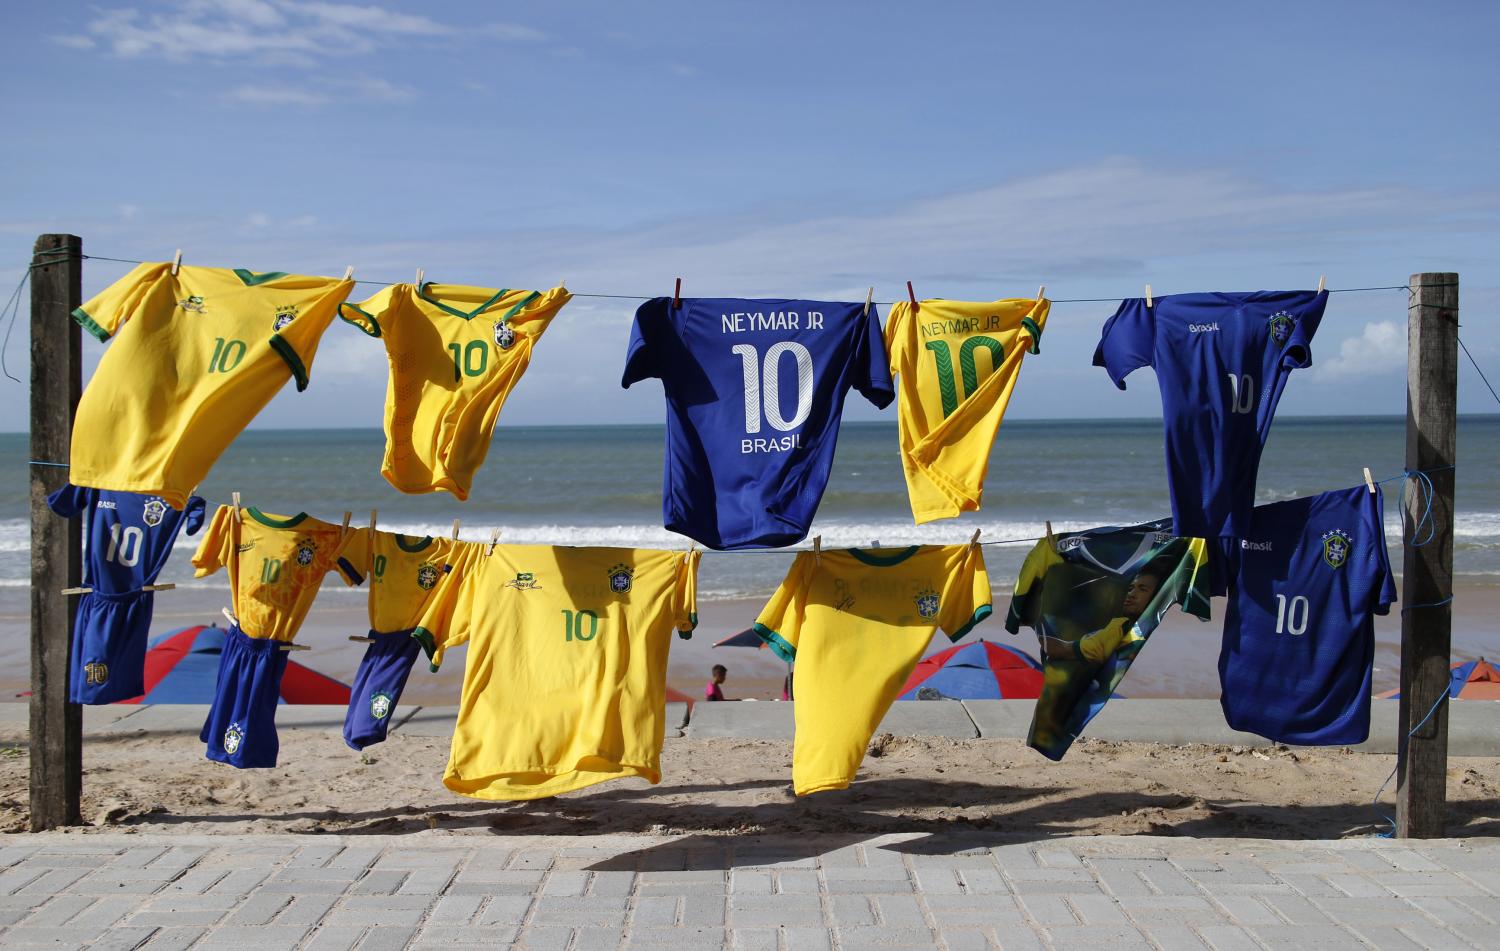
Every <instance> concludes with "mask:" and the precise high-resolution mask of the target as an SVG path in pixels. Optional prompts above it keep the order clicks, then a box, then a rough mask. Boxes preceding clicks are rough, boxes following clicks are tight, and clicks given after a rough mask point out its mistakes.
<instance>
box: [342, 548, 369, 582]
mask: <svg viewBox="0 0 1500 951" xmlns="http://www.w3.org/2000/svg"><path fill="white" fill-rule="evenodd" d="M338 565H339V571H341V572H343V574H344V577H345V578H348V579H349V580H350V581H352V582H354V586H355V587H356V588H357V587H359V586H360V585H362V584H364V583H365V576H364V575H362V574H360V573H359V569H358V568H356V567H354V564H353V563H352V562H350V561H349V559H347V558H345V557H344V556H342V555H340V556H339V561H338Z"/></svg>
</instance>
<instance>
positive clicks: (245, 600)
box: [193, 505, 358, 641]
mask: <svg viewBox="0 0 1500 951" xmlns="http://www.w3.org/2000/svg"><path fill="white" fill-rule="evenodd" d="M241 514H242V515H243V521H241V520H240V519H236V518H235V517H234V507H233V506H230V505H221V506H219V508H218V511H216V512H214V518H213V521H212V522H211V523H210V524H209V527H208V531H206V532H204V533H203V541H202V542H200V543H199V544H198V550H197V552H195V553H194V554H193V567H194V568H195V569H196V570H195V571H194V573H193V577H195V578H203V577H206V576H208V575H211V574H213V573H214V572H216V571H218V570H219V569H220V568H227V569H229V589H230V597H231V599H232V600H231V604H232V608H231V610H233V612H234V616H235V617H236V618H237V619H238V620H239V625H240V630H241V631H244V632H245V633H246V634H248V635H249V636H250V637H264V638H270V639H272V640H277V641H291V640H292V638H294V637H296V636H297V629H298V628H299V627H301V626H302V620H303V618H305V617H307V611H308V609H309V608H311V607H312V603H313V599H314V598H316V597H317V596H318V588H320V587H321V586H322V584H323V576H324V575H326V574H327V573H328V572H330V571H335V570H336V571H338V572H339V574H340V576H341V577H342V578H343V579H344V582H345V583H346V584H354V583H355V579H356V578H357V577H358V575H357V573H356V572H355V571H354V570H353V569H352V568H350V567H349V566H348V564H347V563H346V562H344V561H343V560H342V557H341V556H342V554H343V550H344V546H345V544H347V543H348V541H349V538H350V536H351V535H353V534H354V533H353V532H347V531H345V530H344V529H341V528H340V527H339V526H337V525H330V524H329V523H327V522H323V521H319V520H318V519H315V518H311V517H309V516H308V515H306V514H305V513H299V514H297V515H293V516H291V517H290V518H284V517H282V516H279V515H267V514H266V513H264V512H262V511H260V510H259V509H255V508H245V509H242V510H241Z"/></svg>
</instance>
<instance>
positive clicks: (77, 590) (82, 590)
mask: <svg viewBox="0 0 1500 951" xmlns="http://www.w3.org/2000/svg"><path fill="white" fill-rule="evenodd" d="M92 590H94V589H93V588H64V589H62V593H63V594H64V595H74V594H88V593H89V592H90V591H92Z"/></svg>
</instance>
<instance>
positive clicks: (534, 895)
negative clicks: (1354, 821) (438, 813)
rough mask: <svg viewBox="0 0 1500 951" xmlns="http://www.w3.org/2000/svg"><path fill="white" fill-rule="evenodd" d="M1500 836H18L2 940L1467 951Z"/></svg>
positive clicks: (7, 839)
mask: <svg viewBox="0 0 1500 951" xmlns="http://www.w3.org/2000/svg"><path fill="white" fill-rule="evenodd" d="M1497 896H1500V843H1496V842H1492V841H1490V840H1480V839H1467V840H1440V841H1431V842H1419V843H1410V842H1392V841H1384V840H1373V839H1363V840H1340V841H1327V842H1298V843H1287V842H1273V841H1265V840H1228V839H1168V838H1150V837H1129V838H1126V837H1096V838H1064V839H1047V840H1042V841H1038V842H1033V843H1028V844H1014V845H1001V846H995V847H975V845H974V841H973V839H972V838H970V839H969V840H967V844H966V840H965V839H963V838H954V839H951V840H947V839H938V838H934V837H932V836H881V837H878V838H865V839H855V838H850V837H835V836H825V837H807V836H800V837H785V838H775V837H739V838H736V837H731V836H703V835H699V836H688V837H677V838H673V837H628V836H598V837H581V836H580V837H531V838H523V837H486V838H479V837H464V836H447V835H440V834H433V835H428V834H420V835H412V836H369V837H362V836H342V837H341V836H322V837H306V836H303V837H299V836H286V835H242V836H166V835H119V834H108V835H94V834H77V833H71V834H63V833H54V834H47V835H38V836H22V835H12V836H0V946H3V947H5V948H29V947H47V948H67V947H79V948H83V947H87V948H100V949H106V948H107V949H133V948H141V949H149V951H158V949H179V948H184V949H185V948H194V949H213V948H232V949H235V951H243V949H245V948H288V949H291V948H308V949H319V951H343V949H351V948H359V949H362V951H373V949H385V948H391V949H395V948H406V947H413V948H450V947H465V946H485V947H496V946H505V945H512V946H514V947H520V948H528V949H548V948H556V949H579V951H582V949H591V948H636V947H646V948H651V949H653V951H656V949H663V951H665V949H673V948H694V949H697V948H721V947H722V948H747V949H748V948H755V949H760V948H764V949H777V951H782V949H784V951H800V949H856V948H875V949H882V951H888V949H894V948H902V947H909V948H946V949H950V951H959V949H965V951H966V949H980V948H1006V949H1010V948H1059V949H1066V948H1096V947H1098V948H1103V947H1109V948H1112V949H1115V948H1122V949H1123V948H1158V949H1163V951H1176V949H1188V948H1212V949H1216V951H1239V949H1255V948H1269V949H1277V948H1305V947H1320V948H1365V949H1369V948H1374V949H1387V948H1389V949H1406V948H1444V949H1449V948H1465V947H1475V948H1483V947H1496V946H1497V945H1500V930H1497V929H1500V924H1497V923H1500V897H1497Z"/></svg>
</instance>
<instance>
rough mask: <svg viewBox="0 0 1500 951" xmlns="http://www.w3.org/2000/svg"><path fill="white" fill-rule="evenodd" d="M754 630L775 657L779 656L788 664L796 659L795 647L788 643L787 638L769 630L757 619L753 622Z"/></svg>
mask: <svg viewBox="0 0 1500 951" xmlns="http://www.w3.org/2000/svg"><path fill="white" fill-rule="evenodd" d="M754 631H755V633H756V634H757V635H758V636H759V637H760V639H761V640H763V641H765V642H766V646H767V647H769V648H770V649H771V653H773V654H775V655H776V656H777V657H780V658H781V659H782V660H784V661H786V662H787V663H788V664H790V663H792V662H793V661H795V660H796V659H797V648H795V647H793V646H792V645H791V644H790V643H788V642H787V639H786V638H784V637H782V636H781V635H780V634H779V633H777V632H776V631H773V630H771V629H770V628H769V627H766V626H765V625H764V624H762V623H760V622H759V621H756V622H755V627H754Z"/></svg>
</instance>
